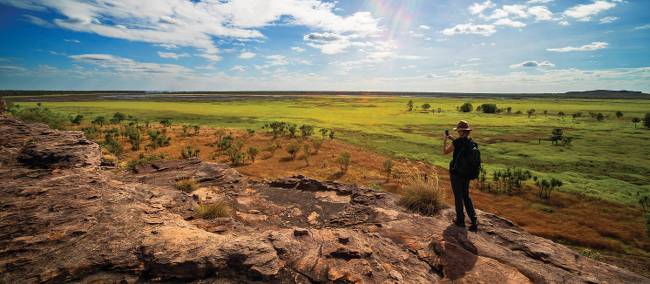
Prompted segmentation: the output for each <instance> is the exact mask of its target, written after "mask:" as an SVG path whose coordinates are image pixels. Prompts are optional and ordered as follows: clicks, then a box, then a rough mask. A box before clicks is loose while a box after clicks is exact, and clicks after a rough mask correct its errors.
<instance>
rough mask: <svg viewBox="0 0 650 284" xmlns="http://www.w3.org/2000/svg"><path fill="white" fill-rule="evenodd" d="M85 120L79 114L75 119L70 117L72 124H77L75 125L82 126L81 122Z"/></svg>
mask: <svg viewBox="0 0 650 284" xmlns="http://www.w3.org/2000/svg"><path fill="white" fill-rule="evenodd" d="M83 119H84V116H83V115H81V114H77V115H75V116H73V117H70V123H72V124H75V125H79V124H81V121H82V120H83Z"/></svg>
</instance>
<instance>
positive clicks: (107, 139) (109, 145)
mask: <svg viewBox="0 0 650 284" xmlns="http://www.w3.org/2000/svg"><path fill="white" fill-rule="evenodd" d="M116 136H117V135H115V133H114V132H108V133H106V135H104V143H103V145H102V146H103V147H104V148H105V149H106V150H107V151H108V152H110V153H111V154H113V155H115V156H120V155H122V153H123V152H124V149H123V148H122V144H120V143H119V142H118V141H117V140H116V139H115V137H116Z"/></svg>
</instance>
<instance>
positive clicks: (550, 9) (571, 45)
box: [0, 0, 650, 92]
mask: <svg viewBox="0 0 650 284" xmlns="http://www.w3.org/2000/svg"><path fill="white" fill-rule="evenodd" d="M648 11H650V1H641V0H638V1H633V0H626V1H622V0H595V1H594V0H584V1H566V0H530V1H528V0H517V1H497V0H491V1H431V0H412V1H389V0H369V1H361V0H348V1H321V0H230V1H226V0H221V1H186V0H159V1H153V0H152V1H137V0H114V1H101V0H94V1H81V0H0V42H2V44H0V89H67V90H72V89H75V90H76V89H78V90H98V89H112V90H113V89H117V90H119V89H129V90H349V91H363V90H368V91H372V90H376V91H454V92H564V91H570V90H591V89H628V90H641V91H645V92H650V17H649V16H650V15H649V13H648Z"/></svg>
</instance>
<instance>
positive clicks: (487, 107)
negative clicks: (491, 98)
mask: <svg viewBox="0 0 650 284" xmlns="http://www.w3.org/2000/svg"><path fill="white" fill-rule="evenodd" d="M481 110H482V111H483V113H496V112H497V105H496V104H482V105H481Z"/></svg>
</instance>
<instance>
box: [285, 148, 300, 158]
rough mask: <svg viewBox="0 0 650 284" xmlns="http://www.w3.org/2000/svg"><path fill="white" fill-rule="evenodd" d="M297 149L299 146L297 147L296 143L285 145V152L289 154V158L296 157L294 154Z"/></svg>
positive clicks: (296, 153) (298, 149)
mask: <svg viewBox="0 0 650 284" xmlns="http://www.w3.org/2000/svg"><path fill="white" fill-rule="evenodd" d="M298 151H300V147H298V144H291V145H289V146H288V147H287V153H289V155H290V156H291V160H295V159H296V155H298Z"/></svg>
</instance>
